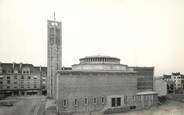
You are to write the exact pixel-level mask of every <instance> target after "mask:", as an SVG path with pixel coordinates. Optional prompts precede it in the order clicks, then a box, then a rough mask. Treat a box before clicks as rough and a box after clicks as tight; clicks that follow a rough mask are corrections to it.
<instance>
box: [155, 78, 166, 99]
mask: <svg viewBox="0 0 184 115" xmlns="http://www.w3.org/2000/svg"><path fill="white" fill-rule="evenodd" d="M155 91H156V92H157V93H158V96H166V95H167V83H166V82H165V81H164V80H162V79H156V80H155Z"/></svg>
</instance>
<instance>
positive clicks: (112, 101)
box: [111, 98, 116, 107]
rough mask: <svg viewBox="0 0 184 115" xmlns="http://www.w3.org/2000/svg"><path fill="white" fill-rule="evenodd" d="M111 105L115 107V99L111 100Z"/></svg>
mask: <svg viewBox="0 0 184 115" xmlns="http://www.w3.org/2000/svg"><path fill="white" fill-rule="evenodd" d="M111 105H112V107H115V106H116V98H112V99H111Z"/></svg>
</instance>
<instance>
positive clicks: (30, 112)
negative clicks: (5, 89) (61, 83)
mask: <svg viewBox="0 0 184 115" xmlns="http://www.w3.org/2000/svg"><path fill="white" fill-rule="evenodd" d="M44 99H45V97H43V96H25V97H16V98H15V97H12V98H9V99H8V100H16V103H15V104H14V106H11V107H4V106H0V115H42V114H43V111H44V103H45V102H44V101H43V100H44Z"/></svg>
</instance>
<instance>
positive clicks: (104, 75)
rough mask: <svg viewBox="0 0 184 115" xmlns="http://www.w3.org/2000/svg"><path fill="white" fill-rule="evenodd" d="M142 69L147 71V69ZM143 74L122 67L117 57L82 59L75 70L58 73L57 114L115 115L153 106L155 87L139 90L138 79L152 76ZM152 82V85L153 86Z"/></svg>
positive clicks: (155, 96)
mask: <svg viewBox="0 0 184 115" xmlns="http://www.w3.org/2000/svg"><path fill="white" fill-rule="evenodd" d="M114 66H115V67H114ZM122 66H124V68H121V67H122ZM110 68H111V69H110ZM136 68H137V67H136ZM143 69H144V72H146V69H145V67H144V68H141V70H143ZM149 69H150V68H149ZM152 70H153V68H152ZM144 72H142V73H139V71H134V69H133V68H131V67H128V66H127V65H122V64H120V59H118V58H113V57H109V56H90V57H86V58H81V59H80V64H75V65H73V66H72V70H59V71H57V74H56V79H57V88H56V91H57V94H56V95H57V97H58V98H57V100H56V101H57V104H58V111H59V113H60V114H83V113H86V114H90V113H91V112H102V113H114V112H115V113H116V112H121V111H127V110H131V109H142V108H148V107H151V106H152V105H154V104H156V102H157V93H155V92H153V91H152V90H153V89H152V87H153V84H151V86H152V87H151V88H150V87H149V88H146V91H143V92H142V91H141V92H140V91H139V89H138V78H145V76H148V75H150V73H149V71H148V73H149V74H143V73H144ZM152 73H153V72H152ZM149 77H150V76H149ZM152 79H153V78H152ZM152 79H151V82H149V83H153V82H152ZM146 80H147V79H146ZM146 80H145V81H146ZM149 80H150V79H149ZM149 89H150V90H149Z"/></svg>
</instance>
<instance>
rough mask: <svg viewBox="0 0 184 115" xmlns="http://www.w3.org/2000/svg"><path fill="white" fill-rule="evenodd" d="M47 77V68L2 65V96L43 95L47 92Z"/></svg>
mask: <svg viewBox="0 0 184 115" xmlns="http://www.w3.org/2000/svg"><path fill="white" fill-rule="evenodd" d="M46 76H47V71H46V67H41V66H40V67H36V66H33V65H32V64H23V63H19V64H18V63H0V94H1V95H4V96H13V95H34V94H42V92H45V90H46V89H45V84H46V81H45V79H46ZM45 93H46V92H45Z"/></svg>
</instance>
